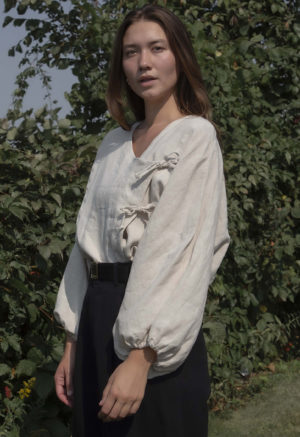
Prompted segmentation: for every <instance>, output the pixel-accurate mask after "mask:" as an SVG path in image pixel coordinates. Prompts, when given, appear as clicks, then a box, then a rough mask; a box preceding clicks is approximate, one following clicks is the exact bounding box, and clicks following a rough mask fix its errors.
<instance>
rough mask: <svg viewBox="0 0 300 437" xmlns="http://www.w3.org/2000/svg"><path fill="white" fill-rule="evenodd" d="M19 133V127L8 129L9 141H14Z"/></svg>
mask: <svg viewBox="0 0 300 437" xmlns="http://www.w3.org/2000/svg"><path fill="white" fill-rule="evenodd" d="M17 133H18V130H17V128H16V127H13V128H12V129H10V130H9V131H8V133H7V136H6V138H7V139H8V140H9V141H12V140H14V139H15V137H16V135H17Z"/></svg>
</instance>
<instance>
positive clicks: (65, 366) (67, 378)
mask: <svg viewBox="0 0 300 437" xmlns="http://www.w3.org/2000/svg"><path fill="white" fill-rule="evenodd" d="M75 350H76V341H71V340H68V339H67V341H66V345H65V351H64V355H63V357H62V359H61V361H60V363H59V365H58V367H57V369H56V372H55V375H54V381H55V390H56V394H57V397H58V398H59V399H60V400H61V401H62V402H63V403H64V404H66V405H67V406H68V407H71V408H72V406H73V394H74V391H73V371H74V364H75Z"/></svg>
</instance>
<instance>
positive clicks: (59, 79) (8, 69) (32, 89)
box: [0, 2, 75, 118]
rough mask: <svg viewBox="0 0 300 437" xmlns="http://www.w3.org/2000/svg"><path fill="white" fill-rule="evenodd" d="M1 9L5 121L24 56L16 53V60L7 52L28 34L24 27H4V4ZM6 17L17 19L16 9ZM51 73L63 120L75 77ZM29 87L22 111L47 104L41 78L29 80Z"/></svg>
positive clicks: (0, 97)
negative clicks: (68, 95)
mask: <svg viewBox="0 0 300 437" xmlns="http://www.w3.org/2000/svg"><path fill="white" fill-rule="evenodd" d="M1 3H2V2H1ZM0 8H1V9H0V59H1V62H0V118H4V117H5V115H6V113H7V110H8V109H9V107H10V106H11V103H12V93H13V91H14V89H15V88H16V87H15V78H16V76H17V74H18V72H19V71H20V70H19V67H18V64H19V62H20V61H21V59H22V54H19V53H17V54H16V56H15V57H10V56H8V54H7V52H8V50H9V49H10V47H12V46H13V45H14V44H16V43H17V42H18V41H20V40H21V39H22V38H23V37H24V36H25V35H26V31H25V29H24V27H23V26H21V27H15V26H13V24H12V23H10V24H9V25H8V26H6V27H5V28H3V27H2V23H3V21H4V18H5V14H4V12H3V8H4V6H3V3H2V4H1V6H0ZM7 15H10V16H12V17H15V18H17V17H18V14H17V13H16V12H14V10H12V11H10V12H9V13H8V14H7ZM19 17H20V16H19ZM23 17H26V18H37V17H38V14H35V13H34V12H33V11H31V12H29V13H26V14H25V15H24V16H23ZM48 71H49V72H50V74H51V77H52V84H51V86H52V96H53V99H55V100H57V101H58V105H57V106H60V107H61V108H62V109H61V110H60V112H59V116H60V117H64V116H65V115H66V113H68V112H69V110H70V105H69V103H68V102H67V100H66V99H65V97H64V92H65V91H70V89H71V86H72V84H73V83H74V81H75V78H74V76H73V75H72V72H71V71H70V70H54V69H51V70H48ZM29 84H30V86H29V89H28V91H27V93H26V96H25V99H24V105H23V108H24V109H29V108H34V109H38V108H41V107H42V106H44V104H45V90H44V89H43V88H42V86H41V83H40V80H39V79H38V78H32V79H30V82H29Z"/></svg>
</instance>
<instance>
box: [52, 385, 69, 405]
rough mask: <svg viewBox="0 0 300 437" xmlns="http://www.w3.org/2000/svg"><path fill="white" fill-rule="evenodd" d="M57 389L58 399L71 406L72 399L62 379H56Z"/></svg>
mask: <svg viewBox="0 0 300 437" xmlns="http://www.w3.org/2000/svg"><path fill="white" fill-rule="evenodd" d="M55 390H56V395H57V397H58V399H59V400H60V401H61V402H63V403H64V404H65V405H67V406H68V407H70V406H71V404H70V401H69V399H68V397H67V395H66V390H65V386H64V384H63V383H61V382H60V381H56V382H55Z"/></svg>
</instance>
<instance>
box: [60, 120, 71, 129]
mask: <svg viewBox="0 0 300 437" xmlns="http://www.w3.org/2000/svg"><path fill="white" fill-rule="evenodd" d="M70 125H71V120H68V119H67V118H62V119H60V120H59V121H58V126H59V127H60V128H62V129H67V128H68V127H70Z"/></svg>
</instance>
